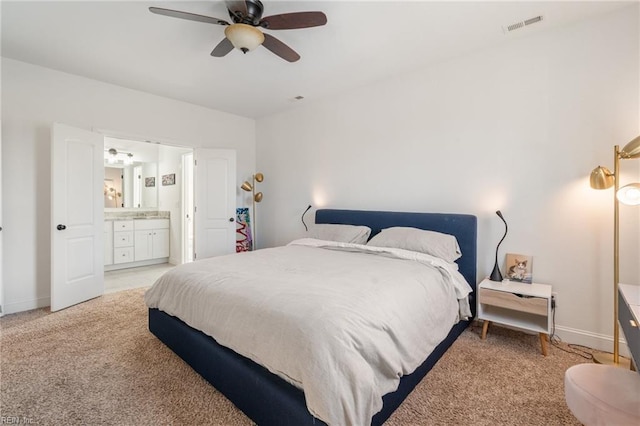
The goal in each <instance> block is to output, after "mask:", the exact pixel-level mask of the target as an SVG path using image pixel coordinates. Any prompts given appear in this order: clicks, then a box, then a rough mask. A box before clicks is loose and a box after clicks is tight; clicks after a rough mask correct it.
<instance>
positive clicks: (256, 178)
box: [254, 172, 264, 182]
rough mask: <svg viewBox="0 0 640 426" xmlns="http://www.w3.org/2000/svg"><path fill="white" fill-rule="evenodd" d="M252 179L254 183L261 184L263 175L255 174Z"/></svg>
mask: <svg viewBox="0 0 640 426" xmlns="http://www.w3.org/2000/svg"><path fill="white" fill-rule="evenodd" d="M254 178H255V180H256V182H262V181H263V180H264V175H263V174H262V173H260V172H258V173H256V175H255V177H254Z"/></svg>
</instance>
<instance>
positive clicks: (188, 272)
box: [145, 239, 471, 425]
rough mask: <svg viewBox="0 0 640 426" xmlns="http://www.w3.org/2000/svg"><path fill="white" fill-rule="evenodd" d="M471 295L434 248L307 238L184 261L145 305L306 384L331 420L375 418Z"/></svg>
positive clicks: (319, 413) (311, 403) (308, 395)
mask: <svg viewBox="0 0 640 426" xmlns="http://www.w3.org/2000/svg"><path fill="white" fill-rule="evenodd" d="M470 291H471V288H470V287H469V285H468V284H467V283H466V281H465V280H464V278H463V277H462V275H460V273H459V272H458V271H457V267H456V265H455V264H453V265H452V264H449V263H447V262H445V261H443V260H440V259H437V258H434V257H431V256H428V255H424V254H419V253H414V252H409V251H405V250H399V249H388V248H384V249H382V248H375V247H368V246H363V245H357V244H345V243H333V242H328V241H320V240H313V239H304V240H297V241H294V242H292V243H290V244H289V245H288V246H285V247H278V248H272V249H264V250H258V251H254V252H248V253H242V254H234V255H230V256H223V257H217V258H211V259H205V260H202V261H198V262H193V263H189V264H185V265H182V266H178V267H176V268H174V269H173V270H171V271H169V272H168V273H166V274H165V275H163V276H162V277H161V278H160V279H158V281H157V282H156V283H155V284H154V285H153V287H151V288H150V289H149V290H148V291H147V293H146V295H145V301H146V303H147V305H148V306H149V307H150V308H158V309H160V310H162V311H164V312H166V313H167V314H170V315H173V316H177V317H179V318H180V319H182V320H183V321H184V322H186V323H187V324H188V325H190V326H191V327H193V328H196V329H198V330H201V331H203V332H204V333H206V334H208V335H210V336H212V337H213V338H215V339H216V341H217V342H218V343H219V344H221V345H223V346H226V347H229V348H231V349H233V350H234V351H235V352H237V353H239V354H242V355H244V356H246V357H248V358H250V359H252V360H253V361H255V362H257V363H259V364H261V365H263V366H265V367H266V368H268V369H269V370H270V371H271V372H273V373H275V374H277V375H278V376H280V377H282V378H283V379H285V380H287V381H288V382H290V383H292V384H294V385H295V386H298V387H299V388H301V389H303V390H304V394H305V399H306V403H307V407H308V409H309V411H310V412H311V413H312V414H313V415H314V416H316V417H318V418H319V419H321V420H323V421H325V422H326V423H328V424H329V425H368V424H370V422H371V418H372V416H373V415H374V414H375V413H377V412H378V411H380V409H381V408H382V396H383V395H384V394H386V393H388V392H391V391H394V390H395V389H396V388H397V387H398V383H399V380H400V377H401V376H403V375H405V374H409V373H411V372H413V371H414V370H415V369H416V368H417V367H418V366H419V365H420V364H421V363H422V362H423V361H424V359H425V358H426V357H427V356H428V354H429V353H431V351H432V350H433V349H434V348H435V346H437V345H438V343H440V341H442V340H443V339H444V338H445V337H446V335H447V333H448V332H449V330H450V329H451V327H452V326H453V324H455V323H456V322H457V320H458V314H459V306H463V307H465V309H466V310H468V303H466V305H465V303H462V304H460V305H459V303H458V299H463V300H466V296H467V295H468V293H469V292H470ZM468 314H469V313H468V312H463V315H468Z"/></svg>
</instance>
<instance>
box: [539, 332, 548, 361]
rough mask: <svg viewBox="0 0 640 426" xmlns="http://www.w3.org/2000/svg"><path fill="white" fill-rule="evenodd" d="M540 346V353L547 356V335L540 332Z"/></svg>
mask: <svg viewBox="0 0 640 426" xmlns="http://www.w3.org/2000/svg"><path fill="white" fill-rule="evenodd" d="M540 347H541V348H542V355H544V356H547V335H546V334H544V333H540Z"/></svg>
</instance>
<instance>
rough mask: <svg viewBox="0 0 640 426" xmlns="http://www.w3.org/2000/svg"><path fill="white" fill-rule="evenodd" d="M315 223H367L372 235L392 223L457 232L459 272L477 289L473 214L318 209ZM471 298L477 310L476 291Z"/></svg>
mask: <svg viewBox="0 0 640 426" xmlns="http://www.w3.org/2000/svg"><path fill="white" fill-rule="evenodd" d="M316 223H336V224H344V225H365V226H368V227H369V228H371V236H374V235H376V234H377V233H378V232H380V230H381V229H384V228H389V227H391V226H409V227H412V228H419V229H427V230H430V231H437V232H442V233H444V234H450V235H454V236H455V237H456V238H457V239H458V244H459V245H460V251H462V257H461V258H460V259H458V260H457V261H456V262H457V263H458V266H459V268H460V273H461V274H462V275H463V276H464V277H465V278H466V279H467V282H468V283H469V285H471V287H472V288H473V290H474V292H475V290H476V261H477V238H478V219H477V218H476V217H475V216H473V215H468V214H450V213H407V212H383V211H368V210H337V209H320V210H317V211H316ZM470 302H471V307H472V309H473V310H474V312H475V294H474V297H473V298H472V300H471V301H470Z"/></svg>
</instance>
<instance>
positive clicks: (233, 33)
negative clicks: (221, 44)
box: [224, 24, 264, 53]
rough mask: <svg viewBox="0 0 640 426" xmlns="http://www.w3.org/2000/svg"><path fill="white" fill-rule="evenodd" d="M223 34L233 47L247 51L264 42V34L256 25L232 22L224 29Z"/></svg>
mask: <svg viewBox="0 0 640 426" xmlns="http://www.w3.org/2000/svg"><path fill="white" fill-rule="evenodd" d="M224 35H225V36H226V37H227V38H228V39H229V41H230V42H231V44H233V47H235V48H236V49H239V50H242V52H243V53H247V52H249V51H251V50H253V49H255V48H256V47H258V46H260V45H261V44H262V43H263V42H264V34H262V31H260V30H259V29H257V28H256V27H252V26H251V25H247V24H232V25H229V26H228V27H226V28H225V29H224Z"/></svg>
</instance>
